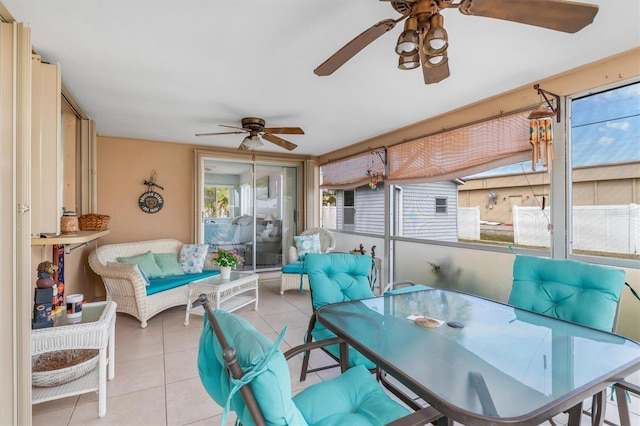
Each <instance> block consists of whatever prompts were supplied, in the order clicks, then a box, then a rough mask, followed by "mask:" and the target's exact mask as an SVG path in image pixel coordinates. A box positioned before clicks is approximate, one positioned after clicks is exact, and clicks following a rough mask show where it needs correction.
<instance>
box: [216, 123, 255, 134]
mask: <svg viewBox="0 0 640 426" xmlns="http://www.w3.org/2000/svg"><path fill="white" fill-rule="evenodd" d="M218 126H220V127H228V128H229V129H238V130H242V131H244V132H248V131H249V130H247V129H245V128H244V127H236V126H228V125H226V124H218ZM238 133H241V132H238Z"/></svg>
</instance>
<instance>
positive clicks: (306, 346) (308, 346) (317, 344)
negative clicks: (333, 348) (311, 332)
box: [284, 337, 344, 359]
mask: <svg viewBox="0 0 640 426" xmlns="http://www.w3.org/2000/svg"><path fill="white" fill-rule="evenodd" d="M343 342H344V340H343V339H342V338H341V337H333V338H331V339H325V340H320V341H314V342H310V343H303V344H302V345H298V346H294V347H293V348H291V349H289V350H288V351H286V352H285V353H284V357H285V359H289V358H291V357H293V356H295V355H298V354H299V353H302V352H306V351H310V350H312V349H318V348H324V347H325V346H330V345H335V344H338V343H343Z"/></svg>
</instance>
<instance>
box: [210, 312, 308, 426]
mask: <svg viewBox="0 0 640 426" xmlns="http://www.w3.org/2000/svg"><path fill="white" fill-rule="evenodd" d="M215 316H216V319H217V320H218V322H219V324H220V328H221V329H222V332H223V333H224V335H225V337H226V339H227V341H228V343H229V345H230V346H232V347H234V348H235V350H236V353H237V357H238V363H239V364H240V366H241V367H242V370H243V372H244V373H245V374H248V373H249V372H251V371H252V369H253V368H254V367H256V366H257V365H259V364H260V363H261V362H262V361H264V360H265V357H266V356H267V355H268V354H269V352H270V351H271V348H272V347H273V342H271V340H269V339H268V338H267V337H266V336H264V335H263V334H261V333H260V332H258V331H257V330H256V329H255V327H254V326H253V325H252V324H251V323H250V322H248V321H247V320H245V319H244V318H241V317H239V316H237V315H234V314H231V313H229V312H226V311H223V310H215ZM198 370H199V373H200V380H201V381H202V384H203V386H204V388H205V389H206V391H207V392H208V393H209V395H210V396H211V398H213V399H214V400H215V401H216V402H217V403H218V404H219V405H221V406H222V407H224V406H225V404H226V402H227V398H228V396H229V393H230V392H231V388H232V385H231V383H230V381H229V378H228V376H227V372H226V368H225V362H224V359H223V358H222V348H221V346H220V344H219V343H218V340H217V338H216V336H215V333H214V332H213V330H212V328H211V325H210V324H209V321H208V318H207V316H206V315H205V321H204V327H203V329H202V334H201V336H200V346H199V353H198ZM250 386H251V390H252V391H253V393H254V395H255V397H256V401H258V405H259V406H260V411H262V414H263V416H264V418H265V420H266V421H267V424H269V425H306V422H305V420H304V417H303V416H302V414H301V413H300V411H299V410H298V408H297V407H296V405H295V404H294V402H293V400H292V399H291V381H290V377H289V366H288V365H287V361H286V360H285V358H284V355H283V354H282V351H281V350H280V349H277V350H276V351H275V352H274V353H273V355H272V356H271V357H270V358H269V359H268V360H267V361H266V364H265V368H264V370H263V371H262V372H261V373H259V374H258V375H257V376H256V377H255V378H254V379H253V380H252V381H251V384H250ZM230 409H231V410H232V411H235V412H236V415H237V416H238V419H239V420H240V422H241V423H242V424H243V425H244V426H249V425H253V424H254V422H253V419H252V418H251V414H250V413H249V410H248V409H247V407H246V405H245V403H244V400H243V399H242V396H241V394H240V392H237V393H236V394H235V395H234V396H233V397H232V399H231V403H230Z"/></svg>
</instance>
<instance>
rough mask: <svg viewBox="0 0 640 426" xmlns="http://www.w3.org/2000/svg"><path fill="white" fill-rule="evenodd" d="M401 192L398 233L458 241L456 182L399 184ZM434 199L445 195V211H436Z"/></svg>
mask: <svg viewBox="0 0 640 426" xmlns="http://www.w3.org/2000/svg"><path fill="white" fill-rule="evenodd" d="M402 194H403V196H402V200H403V213H402V222H401V227H402V231H401V232H400V233H401V235H402V236H404V237H408V238H420V239H429V240H438V241H458V222H457V216H458V213H457V210H458V192H457V185H456V184H454V183H453V182H450V181H446V182H436V183H418V184H411V185H402ZM436 198H446V200H447V212H446V213H436Z"/></svg>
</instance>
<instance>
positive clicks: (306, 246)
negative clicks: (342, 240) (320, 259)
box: [293, 234, 322, 258]
mask: <svg viewBox="0 0 640 426" xmlns="http://www.w3.org/2000/svg"><path fill="white" fill-rule="evenodd" d="M293 239H294V240H295V242H296V248H297V249H298V257H300V258H302V257H304V256H306V255H307V254H308V253H322V247H321V246H320V234H311V235H296V236H295V237H293Z"/></svg>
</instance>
